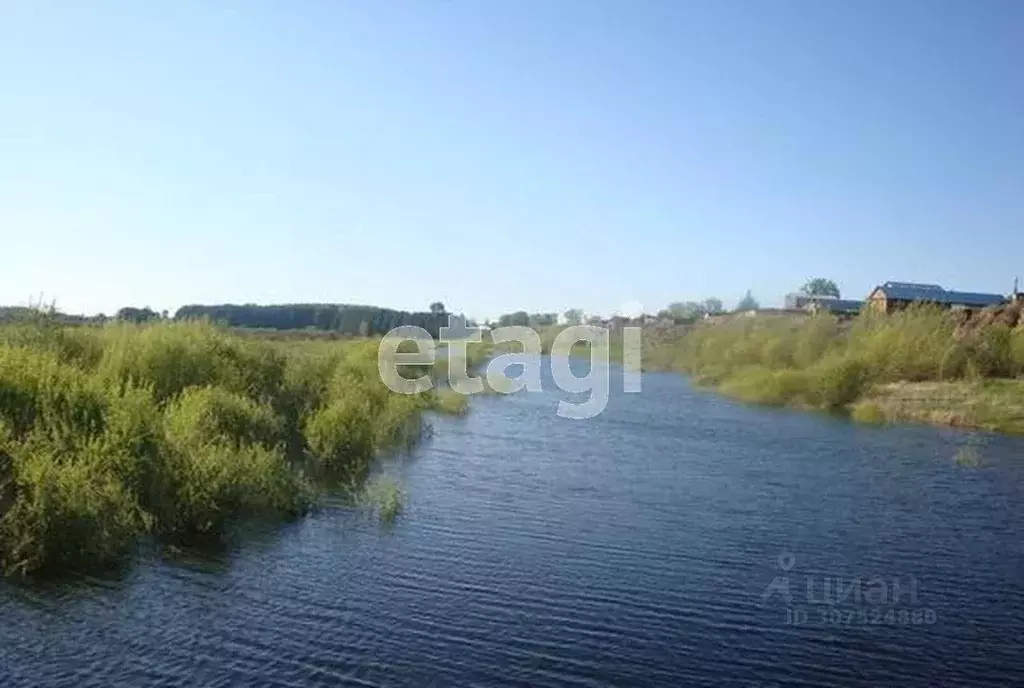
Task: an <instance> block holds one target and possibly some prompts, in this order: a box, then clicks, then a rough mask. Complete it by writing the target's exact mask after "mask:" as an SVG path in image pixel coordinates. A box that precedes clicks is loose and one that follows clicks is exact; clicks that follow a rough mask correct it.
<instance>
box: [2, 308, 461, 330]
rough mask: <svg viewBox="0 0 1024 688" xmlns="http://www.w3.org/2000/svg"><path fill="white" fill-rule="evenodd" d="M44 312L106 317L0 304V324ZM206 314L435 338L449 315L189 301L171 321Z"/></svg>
mask: <svg viewBox="0 0 1024 688" xmlns="http://www.w3.org/2000/svg"><path fill="white" fill-rule="evenodd" d="M44 310H45V311H46V312H49V313H50V314H51V315H52V316H54V317H56V318H57V319H58V320H60V321H61V322H64V323H66V324H86V323H101V322H104V321H105V320H107V318H106V317H105V316H103V315H99V316H92V317H85V316H79V315H70V314H66V313H60V312H59V311H56V309H36V308H25V307H0V322H12V321H14V322H16V321H24V320H29V319H31V318H33V317H36V316H37V315H39V314H40V313H42V312H44ZM114 318H115V319H117V320H123V321H128V322H136V323H142V322H149V321H154V320H167V319H169V318H170V316H169V314H168V313H167V312H166V311H164V312H163V313H160V312H157V311H154V310H152V309H150V308H136V307H132V306H126V307H124V308H122V309H120V310H119V311H118V312H117V314H116V315H115V316H114ZM200 318H205V319H209V320H211V321H212V322H215V323H220V324H223V325H227V326H229V327H245V328H257V329H267V330H318V331H323V332H337V333H340V334H347V335H362V336H372V335H381V334H384V333H386V332H388V331H389V330H391V329H393V328H395V327H398V326H400V325H415V326H417V327H422V328H423V329H425V330H426V331H427V332H429V333H430V334H431V336H434V337H437V336H438V329H439V328H440V327H443V326H445V325H447V324H448V313H447V311H446V310H445V307H444V304H442V303H441V302H439V301H438V302H434V303H433V304H431V310H429V311H424V312H413V313H410V312H408V311H397V310H393V309H390V308H378V307H376V306H356V305H350V304H337V303H299V304H283V305H273V306H258V305H253V304H246V305H232V304H224V305H215V306H203V305H189V306H182V307H181V308H179V309H178V311H177V312H176V313H175V314H174V320H193V319H200Z"/></svg>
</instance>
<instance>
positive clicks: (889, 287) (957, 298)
mask: <svg viewBox="0 0 1024 688" xmlns="http://www.w3.org/2000/svg"><path fill="white" fill-rule="evenodd" d="M876 289H881V290H882V291H883V292H884V293H885V296H886V297H887V298H890V299H899V300H900V301H931V302H933V303H945V304H956V305H965V306H993V305H995V304H998V303H1002V302H1003V301H1005V300H1006V299H1005V298H1004V297H1003V295H1002V294H984V293H979V292H971V291H950V290H948V289H943V288H942V287H940V286H939V285H937V284H915V283H914V282H886V283H885V284H883V285H881V286H879V287H876Z"/></svg>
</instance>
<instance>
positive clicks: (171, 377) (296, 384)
mask: <svg viewBox="0 0 1024 688" xmlns="http://www.w3.org/2000/svg"><path fill="white" fill-rule="evenodd" d="M414 372H415V371H414ZM419 372H422V371H419ZM438 398H439V397H438V395H437V394H435V393H433V392H427V393H424V394H419V395H399V394H394V393H392V392H390V391H389V390H388V389H387V388H386V387H385V386H384V385H383V383H382V382H381V381H380V378H379V375H378V370H377V343H376V342H375V341H373V340H353V341H349V342H343V343H339V342H303V341H293V342H268V341H262V340H260V339H257V338H252V337H238V336H234V335H232V334H230V333H229V332H228V331H226V330H224V329H220V328H217V327H213V326H211V325H209V324H206V323H201V322H190V323H171V322H161V323H158V324H152V325H127V324H116V325H109V326H106V327H64V326H61V325H59V324H58V323H55V322H52V321H47V319H46V318H39V319H37V320H36V321H35V322H30V323H27V324H18V325H9V326H5V327H2V328H0V565H2V568H3V570H4V571H5V572H6V573H7V574H29V573H33V572H38V571H55V572H60V571H64V570H67V569H72V568H74V569H77V568H96V567H101V566H105V565H108V564H111V563H113V562H115V561H117V560H118V559H119V558H120V557H122V555H123V554H125V553H126V552H127V551H128V550H130V549H131V548H132V547H133V545H134V544H135V543H136V541H137V539H138V538H139V536H141V535H145V534H149V535H153V536H156V537H159V538H161V539H177V538H187V537H190V536H194V535H207V536H217V535H219V534H221V533H222V532H223V531H224V530H225V528H227V527H228V525H229V524H231V523H233V522H237V521H238V520H240V519H246V518H250V517H268V516H269V517H273V518H291V517H295V516H297V515H300V514H302V513H303V512H304V511H306V510H307V509H309V508H310V507H311V506H313V505H314V504H315V503H316V500H317V497H318V494H319V493H320V491H321V490H322V486H323V485H324V479H325V478H333V477H342V476H343V477H344V478H345V480H347V481H348V483H349V484H352V481H353V480H355V481H358V480H361V479H362V478H363V477H365V476H366V474H367V472H368V469H369V467H370V464H371V462H372V460H373V457H374V456H375V455H376V454H377V453H378V452H380V451H382V450H384V449H387V448H388V447H392V446H395V445H397V444H401V443H404V442H408V441H410V440H413V439H415V438H416V437H418V435H419V434H420V431H421V413H422V412H423V411H425V410H427V409H431V408H441V410H443V409H444V408H452V409H453V410H457V411H459V412H461V411H463V410H464V409H462V408H458V409H455V408H454V406H453V404H452V403H451V400H446V401H444V402H442V403H440V404H439V403H438V401H437V400H438Z"/></svg>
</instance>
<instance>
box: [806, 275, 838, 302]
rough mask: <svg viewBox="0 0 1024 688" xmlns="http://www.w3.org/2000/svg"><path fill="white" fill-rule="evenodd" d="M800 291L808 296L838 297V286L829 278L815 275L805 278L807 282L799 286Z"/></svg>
mask: <svg viewBox="0 0 1024 688" xmlns="http://www.w3.org/2000/svg"><path fill="white" fill-rule="evenodd" d="M800 291H802V292H803V293H805V294H807V295H808V296H831V297H834V298H837V299H838V298H839V286H838V285H837V284H836V283H835V282H833V281H832V280H830V279H825V278H824V277H815V278H814V279H809V280H807V283H806V284H804V286H803V287H801V289H800Z"/></svg>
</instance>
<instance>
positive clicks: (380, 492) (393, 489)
mask: <svg viewBox="0 0 1024 688" xmlns="http://www.w3.org/2000/svg"><path fill="white" fill-rule="evenodd" d="M405 500H406V496H405V492H404V491H403V490H402V488H401V487H400V486H399V485H398V482H397V481H396V480H395V479H394V478H392V477H391V476H390V475H378V476H375V477H374V478H372V479H370V480H368V481H367V483H366V485H365V487H364V488H363V491H362V493H361V495H360V498H359V503H360V504H361V505H362V506H364V507H366V508H368V509H370V510H371V511H376V512H377V514H378V515H379V517H380V520H381V523H392V522H393V521H394V520H395V519H396V518H398V515H399V514H400V513H402V509H404V508H405Z"/></svg>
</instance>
